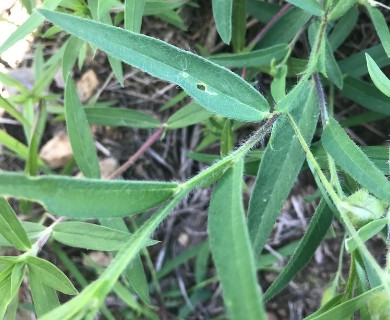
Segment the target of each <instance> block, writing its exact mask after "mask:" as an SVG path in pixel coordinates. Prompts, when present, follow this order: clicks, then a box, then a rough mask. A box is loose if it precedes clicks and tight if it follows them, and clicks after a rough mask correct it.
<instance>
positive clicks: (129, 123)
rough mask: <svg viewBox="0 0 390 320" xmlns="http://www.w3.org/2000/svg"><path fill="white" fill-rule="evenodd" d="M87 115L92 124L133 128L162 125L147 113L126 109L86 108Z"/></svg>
mask: <svg viewBox="0 0 390 320" xmlns="http://www.w3.org/2000/svg"><path fill="white" fill-rule="evenodd" d="M84 111H85V114H86V115H87V119H88V121H89V123H91V124H99V125H102V126H115V127H120V126H123V127H132V128H145V129H148V128H159V127H161V123H160V122H159V121H158V120H157V119H156V118H153V117H152V116H150V115H148V114H147V113H143V112H140V111H136V110H131V109H124V108H110V107H107V108H103V107H102V108H86V109H85V110H84Z"/></svg>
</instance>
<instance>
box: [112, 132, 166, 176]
mask: <svg viewBox="0 0 390 320" xmlns="http://www.w3.org/2000/svg"><path fill="white" fill-rule="evenodd" d="M163 129H164V128H163V127H161V128H159V129H158V130H157V131H156V132H155V133H153V134H152V136H151V137H150V138H149V139H148V140H146V142H145V143H144V144H143V145H142V146H141V148H139V149H138V151H137V152H136V153H134V154H133V155H132V156H131V157H130V158H129V159H128V160H127V161H126V162H125V163H124V164H122V165H121V166H120V167H119V168H118V169H116V170H115V171H114V172H113V173H111V174H110V175H109V176H108V179H115V178H118V177H119V176H120V175H121V174H123V173H124V172H125V171H126V170H127V169H128V168H130V166H131V165H132V164H133V163H134V162H135V161H136V160H138V158H139V157H140V156H141V155H142V154H143V153H144V152H145V151H146V150H148V149H149V148H150V146H151V145H152V144H153V143H155V142H156V141H157V140H158V139H159V138H160V137H161V134H162V132H163Z"/></svg>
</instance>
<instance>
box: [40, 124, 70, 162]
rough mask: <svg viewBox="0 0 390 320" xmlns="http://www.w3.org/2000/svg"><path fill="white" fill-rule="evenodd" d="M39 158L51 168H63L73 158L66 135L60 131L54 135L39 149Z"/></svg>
mask: <svg viewBox="0 0 390 320" xmlns="http://www.w3.org/2000/svg"><path fill="white" fill-rule="evenodd" d="M39 156H40V157H41V158H42V160H43V161H45V162H46V163H47V164H48V166H49V167H51V168H59V167H62V166H64V165H65V164H66V163H67V162H68V161H69V159H70V158H71V157H72V156H73V151H72V146H71V144H70V141H69V138H68V136H67V134H66V133H65V132H63V131H61V132H59V133H58V134H57V135H55V136H54V137H53V138H52V139H50V140H49V141H48V142H47V143H46V144H45V145H44V146H43V147H42V148H41V151H40V152H39Z"/></svg>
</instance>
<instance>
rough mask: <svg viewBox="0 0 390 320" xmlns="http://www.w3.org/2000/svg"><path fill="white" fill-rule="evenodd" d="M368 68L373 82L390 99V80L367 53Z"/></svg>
mask: <svg viewBox="0 0 390 320" xmlns="http://www.w3.org/2000/svg"><path fill="white" fill-rule="evenodd" d="M366 59H367V68H368V73H369V74H370V77H371V80H372V82H374V84H375V86H376V87H377V88H378V89H379V90H380V91H381V92H382V93H383V94H385V95H386V96H388V97H390V79H389V78H387V77H386V76H385V74H384V73H383V72H382V70H381V69H379V67H378V65H377V64H376V63H375V61H374V60H373V59H372V58H371V57H370V56H369V55H368V54H367V53H366Z"/></svg>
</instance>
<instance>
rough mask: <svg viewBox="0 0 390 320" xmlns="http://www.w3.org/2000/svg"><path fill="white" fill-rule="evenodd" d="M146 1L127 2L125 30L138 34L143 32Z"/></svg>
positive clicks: (134, 0)
mask: <svg viewBox="0 0 390 320" xmlns="http://www.w3.org/2000/svg"><path fill="white" fill-rule="evenodd" d="M144 9H145V0H125V29H126V30H129V31H133V32H136V33H140V32H141V24H142V16H143V14H144Z"/></svg>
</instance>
